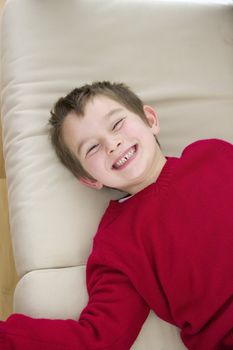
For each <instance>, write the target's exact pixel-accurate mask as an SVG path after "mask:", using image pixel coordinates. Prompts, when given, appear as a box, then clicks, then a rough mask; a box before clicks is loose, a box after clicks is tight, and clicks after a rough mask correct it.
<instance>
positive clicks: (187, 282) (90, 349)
mask: <svg viewBox="0 0 233 350" xmlns="http://www.w3.org/2000/svg"><path fill="white" fill-rule="evenodd" d="M232 211H233V146H232V145H231V144H229V143H227V142H225V141H220V140H204V141H198V142H195V143H193V144H191V145H190V146H188V147H187V148H186V149H185V150H184V151H183V153H182V155H181V157H180V158H175V157H168V158H167V162H166V164H165V166H164V168H163V169H162V172H161V174H160V176H159V178H158V179H157V181H156V182H155V183H154V184H151V185H150V186H148V187H146V188H145V189H143V190H142V191H140V192H139V193H137V194H136V195H134V196H133V197H131V198H129V199H128V200H126V201H124V202H122V203H120V202H117V201H111V202H110V204H109V207H108V209H107V210H106V212H105V214H104V216H103V218H102V220H101V222H100V225H99V228H98V231H97V234H96V236H95V238H94V243H93V251H92V253H91V255H90V257H89V260H88V264H87V288H88V293H89V302H88V305H87V306H86V308H85V309H84V310H83V312H82V313H81V315H80V319H79V320H78V321H75V320H47V319H32V318H30V317H26V316H23V315H19V314H14V315H12V316H10V317H9V318H8V319H7V321H6V322H1V323H0V349H1V350H11V349H12V350H13V349H16V350H29V349H30V350H41V349H43V350H55V349H56V350H57V349H61V350H65V349H67V350H68V349H70V350H71V349H72V350H95V349H96V350H128V349H130V347H131V345H132V344H133V342H134V340H135V338H136V337H137V335H138V333H139V331H140V329H141V326H142V324H143V323H144V321H145V319H146V318H147V316H148V313H149V310H150V309H152V310H154V312H155V313H156V314H157V315H158V316H159V317H161V318H162V319H164V320H166V321H168V322H170V323H172V324H174V325H177V326H178V327H180V329H181V337H182V339H183V341H184V343H185V344H186V346H187V347H188V349H192V350H218V349H219V350H223V349H233V214H232ZM228 346H229V347H228Z"/></svg>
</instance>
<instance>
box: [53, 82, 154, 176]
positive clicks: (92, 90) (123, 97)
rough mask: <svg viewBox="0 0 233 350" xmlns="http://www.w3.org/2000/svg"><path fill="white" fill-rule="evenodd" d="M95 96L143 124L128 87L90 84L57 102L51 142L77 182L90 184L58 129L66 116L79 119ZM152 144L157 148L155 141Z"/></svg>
mask: <svg viewBox="0 0 233 350" xmlns="http://www.w3.org/2000/svg"><path fill="white" fill-rule="evenodd" d="M97 95H102V96H105V97H108V98H110V99H112V100H115V101H117V102H118V103H120V104H121V105H123V106H124V107H126V108H127V109H128V110H130V111H131V112H133V113H135V114H137V115H138V116H140V117H141V118H142V119H143V120H144V121H145V122H146V123H147V119H146V117H145V113H144V110H143V103H142V101H141V100H140V98H139V97H138V96H137V95H136V94H135V93H133V92H132V91H131V90H130V89H129V88H128V86H126V85H125V84H122V83H110V82H109V81H102V82H94V83H92V84H86V85H84V86H82V87H80V88H75V89H74V90H72V91H71V92H70V93H69V94H68V95H66V96H65V97H61V98H59V99H58V101H57V102H56V103H55V105H54V107H53V110H51V112H50V114H51V117H50V119H49V124H50V130H49V132H50V137H51V142H52V145H53V147H54V149H55V151H56V154H57V156H58V158H59V159H60V161H61V162H62V163H63V164H64V165H65V166H66V167H67V168H68V169H69V170H70V171H71V172H72V173H73V174H74V175H75V176H76V177H78V178H79V177H84V178H88V179H92V180H93V177H92V176H90V175H89V174H88V173H87V172H86V171H85V170H84V169H83V167H82V165H81V163H80V162H79V160H78V159H77V157H76V156H75V155H74V154H73V152H72V151H71V150H70V149H69V148H68V147H67V146H66V144H65V142H64V139H63V135H62V126H63V122H64V120H65V118H66V116H67V115H68V114H69V113H70V112H75V113H76V114H77V116H83V115H84V110H85V106H86V104H87V102H89V101H90V100H91V99H93V98H94V97H95V96H97ZM156 141H157V143H158V144H159V142H158V140H157V138H156Z"/></svg>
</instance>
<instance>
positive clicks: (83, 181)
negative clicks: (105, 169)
mask: <svg viewBox="0 0 233 350" xmlns="http://www.w3.org/2000/svg"><path fill="white" fill-rule="evenodd" d="M78 181H79V182H81V184H83V185H85V186H87V187H90V188H94V189H95V190H100V189H101V188H102V187H103V184H101V183H100V182H99V181H97V180H91V179H88V178H86V177H80V178H78Z"/></svg>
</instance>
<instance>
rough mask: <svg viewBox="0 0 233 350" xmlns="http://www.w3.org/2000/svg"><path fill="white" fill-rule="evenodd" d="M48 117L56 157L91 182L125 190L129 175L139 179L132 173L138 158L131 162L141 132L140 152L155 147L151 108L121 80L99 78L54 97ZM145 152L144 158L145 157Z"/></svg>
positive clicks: (155, 123) (155, 124)
mask: <svg viewBox="0 0 233 350" xmlns="http://www.w3.org/2000/svg"><path fill="white" fill-rule="evenodd" d="M49 122H50V126H51V127H50V136H51V141H52V144H53V146H54V148H55V150H56V153H57V155H58V157H59V159H60V160H61V162H62V163H63V164H64V165H65V166H66V167H67V168H69V169H70V170H71V171H72V173H73V174H74V175H75V176H76V177H77V178H78V179H79V180H80V181H81V182H82V183H84V184H86V185H88V186H90V187H94V188H101V187H102V186H103V185H105V186H107V187H113V188H118V189H121V190H124V191H125V190H126V191H127V190H128V187H129V186H128V185H127V184H129V182H130V181H132V177H133V176H134V177H136V178H138V180H139V178H140V181H142V177H140V176H139V174H137V172H138V173H139V172H140V171H139V170H140V163H138V164H137V166H136V167H135V169H136V168H137V169H138V170H137V171H135V170H133V163H135V160H136V158H137V159H139V156H140V154H141V152H142V148H143V147H142V145H140V138H142V139H143V138H144V139H145V140H144V143H145V145H144V146H145V147H147V150H146V149H145V152H147V153H150V151H151V152H152V153H153V148H156V149H157V151H158V149H159V146H158V141H157V139H156V134H157V133H158V132H159V125H158V120H157V117H156V114H155V112H154V110H153V108H152V107H149V106H144V105H143V103H142V101H141V100H140V99H139V98H138V97H137V95H135V94H134V93H133V92H132V91H131V90H130V89H129V88H128V87H127V86H125V85H124V84H117V83H110V82H107V81H103V82H95V83H93V84H90V85H88V84H87V85H84V86H82V87H80V88H76V89H74V90H72V91H71V92H70V93H69V94H68V95H67V96H65V97H61V98H60V99H59V100H58V101H57V102H56V104H55V105H54V108H53V110H52V111H51V118H50V120H49ZM150 135H151V136H153V144H152V143H151V142H152V139H151V138H150ZM148 136H149V139H150V140H149V139H148ZM146 139H147V141H149V143H148V142H146ZM146 143H148V144H146ZM145 147H144V148H145ZM151 148H152V149H151ZM145 152H144V154H143V157H144V158H145V157H148V155H146V153H145ZM157 153H158V152H157ZM134 159H135V160H134ZM151 161H152V162H153V159H151ZM131 163H132V164H131ZM135 165H136V163H135ZM141 165H142V164H141ZM138 167H139V168H138ZM131 168H132V169H131ZM147 170H149V169H147ZM130 172H131V174H130ZM133 173H134V175H133ZM138 176H139V177H138ZM144 176H145V174H144ZM134 187H135V186H134ZM131 190H132V189H131Z"/></svg>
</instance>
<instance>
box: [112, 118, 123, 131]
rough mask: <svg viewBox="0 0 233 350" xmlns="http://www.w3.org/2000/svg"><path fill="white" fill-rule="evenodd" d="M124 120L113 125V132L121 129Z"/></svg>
mask: <svg viewBox="0 0 233 350" xmlns="http://www.w3.org/2000/svg"><path fill="white" fill-rule="evenodd" d="M123 120H124V118H122V119H120V120H118V121H117V122H116V123H115V124H114V125H113V128H112V130H118V129H120V127H121V125H122V122H123Z"/></svg>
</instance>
